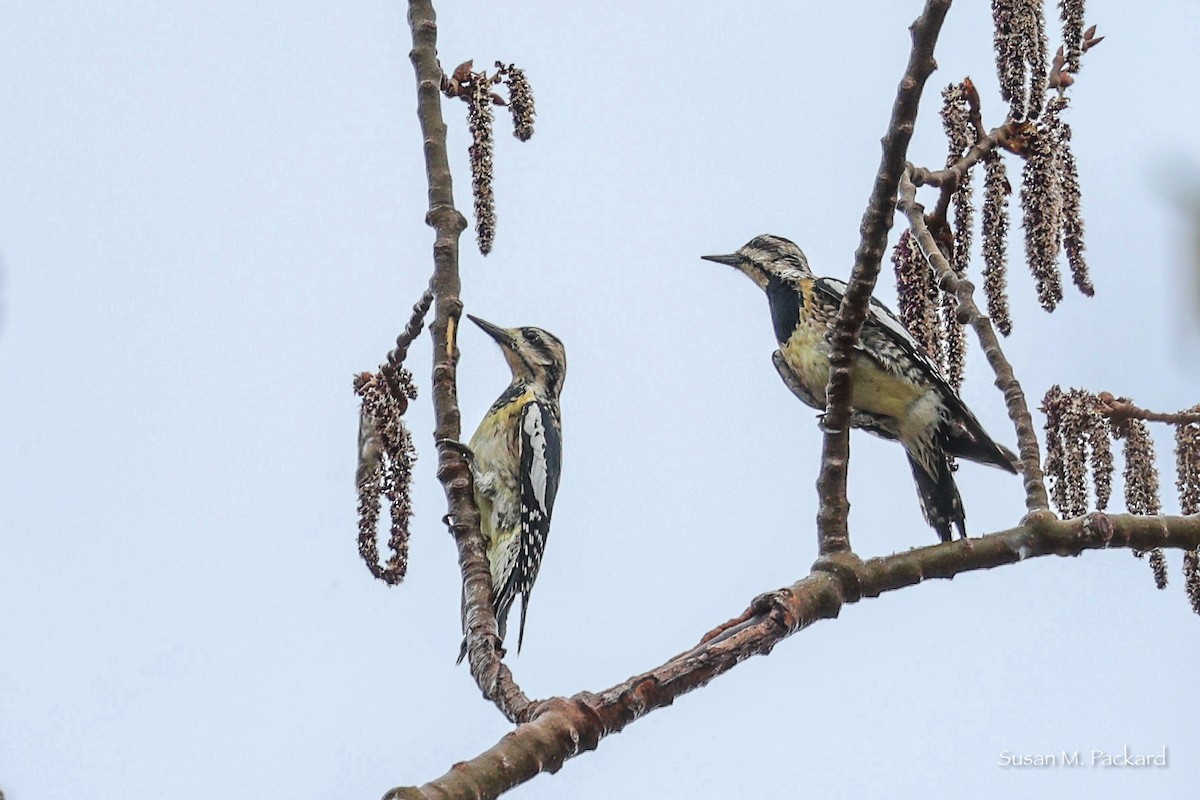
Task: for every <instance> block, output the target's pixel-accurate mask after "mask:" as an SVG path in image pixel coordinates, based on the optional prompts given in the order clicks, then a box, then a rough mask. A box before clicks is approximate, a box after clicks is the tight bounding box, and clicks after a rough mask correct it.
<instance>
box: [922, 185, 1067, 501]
mask: <svg viewBox="0 0 1200 800" xmlns="http://www.w3.org/2000/svg"><path fill="white" fill-rule="evenodd" d="M899 208H900V210H901V211H902V212H904V214H905V216H907V217H908V224H909V227H911V228H912V231H913V233H914V234H915V235H916V237H917V242H918V243H919V244H920V245H921V249H922V250H923V251H924V252H925V257H926V258H928V259H929V263H930V265H931V266H932V267H933V269H934V271H935V272H936V273H937V275H938V280H939V281H940V283H941V285H942V287H943V288H944V289H946V290H947V291H950V292H952V293H953V294H954V296H955V297H956V298H957V299H958V313H959V315H960V316H965V317H966V318H967V321H968V322H970V324H971V327H972V328H974V329H975V335H976V336H978V337H979V344H980V346H981V347H982V348H983V354H984V356H986V357H987V360H988V364H989V365H990V366H991V368H992V371H993V372H994V373H995V374H996V388H998V389H999V390H1000V391H1001V392H1003V393H1004V402H1005V405H1007V407H1008V417H1009V419H1011V420H1012V422H1013V426H1014V427H1015V428H1016V431H1017V445H1018V447H1019V448H1020V455H1021V473H1022V476H1023V477H1024V481H1025V508H1026V509H1027V510H1028V511H1030V512H1031V513H1032V512H1035V511H1046V510H1048V509H1049V508H1050V501H1049V498H1048V497H1047V495H1046V481H1045V478H1044V477H1043V475H1042V467H1041V455H1040V453H1039V450H1038V440H1037V431H1036V430H1035V428H1034V427H1033V418H1032V417H1031V416H1030V414H1029V404H1028V403H1027V402H1026V400H1025V392H1024V391H1023V390H1022V389H1021V384H1020V382H1018V381H1017V377H1016V375H1014V374H1013V369H1012V365H1011V364H1009V363H1008V359H1007V358H1005V356H1004V351H1003V350H1002V349H1001V348H1000V340H999V338H997V336H996V331H995V330H994V329H993V328H992V322H991V320H989V319H988V318H987V317H986V316H984V315H983V313H981V312H980V310H979V307H978V306H976V305H975V298H974V292H975V287H974V285H973V284H972V283H971V282H970V281H969V280H966V279H965V278H960V277H958V276H957V275H955V274H954V270H953V269H952V268H951V267H950V264H949V262H947V261H946V258H945V256H943V255H942V253H941V251H940V250H938V248H937V244H936V243H935V242H934V241H933V236H932V235H931V234H930V233H929V228H928V226H927V225H926V224H925V208H924V206H922V205H921V204H920V203H918V202H917V187H916V186H915V185H913V182H912V180H911V179H910V178H909V175H908V172H907V171H906V172H905V173H904V175H903V176H902V177H901V180H900V202H899Z"/></svg>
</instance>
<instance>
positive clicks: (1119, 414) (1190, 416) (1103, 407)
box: [1096, 392, 1200, 425]
mask: <svg viewBox="0 0 1200 800" xmlns="http://www.w3.org/2000/svg"><path fill="white" fill-rule="evenodd" d="M1096 399H1097V400H1099V401H1100V406H1099V408H1098V410H1099V411H1100V413H1101V414H1103V415H1104V416H1106V417H1108V418H1109V419H1111V420H1112V421H1113V422H1121V421H1123V420H1127V419H1141V420H1145V421H1146V422H1165V423H1167V424H1169V425H1184V424H1190V423H1193V422H1200V412H1196V411H1178V412H1176V413H1174V414H1164V413H1162V412H1161V411H1150V410H1148V409H1145V408H1139V407H1138V406H1135V405H1134V404H1133V403H1128V402H1126V401H1124V400H1119V399H1117V398H1116V397H1113V396H1112V394H1111V393H1109V392H1101V393H1100V394H1098V395H1096Z"/></svg>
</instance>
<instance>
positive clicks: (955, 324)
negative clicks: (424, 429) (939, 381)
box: [938, 78, 983, 389]
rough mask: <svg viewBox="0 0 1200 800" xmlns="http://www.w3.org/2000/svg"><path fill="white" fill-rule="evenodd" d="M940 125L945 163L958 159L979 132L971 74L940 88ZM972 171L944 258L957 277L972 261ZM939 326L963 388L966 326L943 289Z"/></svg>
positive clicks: (956, 200) (952, 378)
mask: <svg viewBox="0 0 1200 800" xmlns="http://www.w3.org/2000/svg"><path fill="white" fill-rule="evenodd" d="M942 127H943V128H944V129H945V131H946V139H947V142H948V149H949V152H948V153H947V154H946V166H947V167H951V166H953V165H954V164H955V163H956V162H957V161H958V160H959V159H961V158H962V157H963V156H964V155H965V154H966V152H967V150H969V149H970V148H971V146H972V145H973V144H974V143H975V141H976V139H977V138H978V137H979V135H980V134H982V131H981V130H980V128H982V127H983V123H982V122H981V121H980V111H979V93H978V92H977V91H976V89H975V85H974V84H973V83H972V82H971V79H970V78H967V79H965V80H964V81H962V82H961V83H952V84H950V85H949V86H947V87H946V88H945V89H943V90H942ZM971 176H972V173H971V172H970V171H967V172H965V173H963V176H962V179H961V181H960V182H959V184H958V186H957V188H956V189H955V190H954V194H953V198H952V205H953V206H954V239H953V241H954V246H953V249H952V251H951V253H950V254H949V258H948V259H947V260H948V261H949V263H950V267H951V269H953V270H954V273H955V274H956V275H958V276H959V277H960V278H963V277H966V274H967V267H968V266H969V265H970V262H971V246H972V244H973V230H974V225H975V204H974V183H973V181H972V177H971ZM938 314H939V318H940V323H939V326H940V328H941V331H942V333H943V336H944V338H942V349H943V355H944V367H945V375H946V380H947V381H949V383H950V385H951V386H953V387H954V388H955V389H960V388H962V382H963V373H964V371H965V368H966V355H967V336H966V327H965V326H964V325H963V324H962V323H961V322H959V320H958V300H957V299H956V298H955V297H954V296H953V295H952V294H950V293H949V292H943V293H942V296H941V302H940V303H939V307H938Z"/></svg>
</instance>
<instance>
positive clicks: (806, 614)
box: [384, 513, 1200, 800]
mask: <svg viewBox="0 0 1200 800" xmlns="http://www.w3.org/2000/svg"><path fill="white" fill-rule="evenodd" d="M1197 546H1200V515H1193V516H1188V517H1148V516H1133V515H1130V514H1123V515H1119V516H1108V515H1106V514H1101V513H1094V514H1089V515H1087V516H1086V517H1079V518H1076V519H1072V520H1067V521H1065V522H1064V521H1060V520H1058V519H1056V518H1054V516H1053V515H1052V514H1040V515H1031V516H1029V517H1027V518H1026V520H1025V521H1024V522H1023V523H1022V524H1021V525H1019V526H1017V527H1015V528H1011V529H1009V530H1006V531H1001V532H999V533H993V534H989V535H987V536H982V537H980V538H977V539H959V540H957V541H953V542H944V543H942V544H938V545H932V546H929V547H921V548H917V549H915V550H909V551H907V552H904V553H896V554H895V555H890V556H884V557H882V558H872V559H870V560H868V561H861V560H859V559H858V558H857V557H856V556H854V555H853V554H850V553H839V554H834V555H831V556H829V557H827V558H826V559H824V560H823V561H822V562H819V564H818V566H817V568H814V570H813V572H812V573H811V574H810V575H809V576H808V577H806V578H804V579H803V580H801V581H798V582H797V583H795V584H793V585H791V586H788V587H786V588H783V589H779V590H777V591H774V592H770V593H768V594H766V595H762V596H761V597H758V598H756V599H755V600H754V602H753V604H752V605H751V607H750V610H749V611H748V612H747V614H743V615H741V616H740V617H738V618H737V619H736V620H734V622H736V623H737V624H732V625H729V626H728V627H727V628H726V629H725V630H724V631H723V632H722V633H720V634H719V635H717V636H714V637H713V638H712V639H710V640H709V641H707V642H705V643H703V644H700V645H698V646H697V647H695V648H693V649H692V650H689V651H687V652H686V653H681V654H680V655H677V656H675V657H674V658H672V659H671V660H670V661H668V662H667V663H665V664H663V665H662V666H660V667H657V668H656V669H653V670H651V671H649V672H646V673H643V674H641V675H635V676H634V677H632V678H629V679H628V680H626V681H624V682H622V683H620V684H618V685H616V686H613V687H612V688H610V689H606V690H605V691H603V692H600V693H599V694H592V693H589V692H581V693H579V694H577V695H575V696H574V697H572V698H570V699H565V698H555V699H553V700H549V701H546V702H545V703H542V704H541V705H540V706H539V707H538V710H537V713H536V715H535V716H534V718H533V719H532V720H531V721H530V722H528V723H525V724H523V725H520V726H518V727H517V728H516V730H514V731H512V732H511V733H508V734H506V735H505V736H504V738H503V739H501V740H500V741H499V742H498V743H496V744H495V745H494V746H493V747H491V748H490V749H489V750H487V751H486V752H484V753H482V754H481V755H479V756H476V757H475V758H473V759H471V760H469V761H464V762H461V763H458V764H455V765H454V766H453V767H452V768H451V769H450V771H449V772H447V773H446V774H445V775H443V776H442V777H440V778H437V779H435V780H433V781H430V782H429V783H427V784H425V785H424V786H421V787H401V788H396V789H392V790H391V791H390V792H388V793H387V794H386V795H385V796H384V800H402V799H403V800H407V799H408V798H420V799H421V800H432V799H433V798H437V799H438V800H446V799H447V798H464V799H466V798H470V799H471V800H477V799H479V798H494V797H497V796H499V795H500V794H502V793H503V792H506V791H508V790H509V789H511V788H513V787H515V786H518V785H520V784H522V783H524V782H526V781H528V780H530V779H531V778H533V777H534V776H536V775H537V774H539V773H541V772H557V771H558V769H559V768H560V767H561V766H562V765H563V763H564V762H566V760H567V759H569V758H573V757H574V756H577V755H580V754H581V753H584V752H587V751H589V750H594V749H595V748H596V747H597V746H598V744H599V742H600V740H601V739H602V738H604V737H605V736H608V735H610V734H614V733H618V732H620V731H621V730H622V729H624V728H625V726H627V725H628V724H630V723H631V722H633V721H634V720H636V719H638V718H640V717H642V716H644V715H646V714H647V713H649V712H651V711H653V710H655V709H657V708H662V707H664V706H668V705H670V704H671V703H673V702H674V701H675V699H676V698H677V697H679V696H680V695H682V694H684V693H686V692H689V691H691V690H692V689H695V688H698V687H700V686H703V685H704V684H706V683H708V682H709V681H711V680H712V679H713V678H715V677H717V676H718V675H721V674H723V673H725V672H728V671H729V670H731V669H733V667H735V666H736V665H737V664H739V663H740V662H742V661H744V660H746V659H747V658H749V657H750V656H755V655H765V654H766V653H769V652H770V651H771V650H772V648H774V647H775V645H776V644H778V643H779V642H780V641H782V640H783V639H785V638H786V637H788V636H790V635H791V634H793V633H795V632H796V631H799V630H802V629H804V628H806V627H808V626H809V625H811V624H812V623H814V622H816V621H817V620H821V619H832V618H834V617H836V616H837V615H838V613H839V612H840V611H841V608H842V606H843V604H845V603H853V602H857V601H858V600H860V599H862V598H864V597H878V596H879V595H881V594H883V593H885V592H891V591H895V590H897V589H903V588H904V587H906V586H915V585H917V584H919V583H921V582H922V581H924V580H927V579H931V578H953V577H954V576H956V575H959V574H961V573H964V572H972V571H974V570H982V569H992V568H995V567H1000V566H1004V565H1006V564H1015V563H1017V562H1020V561H1024V560H1027V559H1031V558H1037V557H1039V556H1048V555H1058V556H1078V555H1080V554H1082V553H1084V552H1085V551H1088V550H1100V549H1109V548H1125V549H1133V550H1151V549H1153V548H1155V547H1171V548H1176V549H1180V550H1194V549H1195V548H1196V547H1197Z"/></svg>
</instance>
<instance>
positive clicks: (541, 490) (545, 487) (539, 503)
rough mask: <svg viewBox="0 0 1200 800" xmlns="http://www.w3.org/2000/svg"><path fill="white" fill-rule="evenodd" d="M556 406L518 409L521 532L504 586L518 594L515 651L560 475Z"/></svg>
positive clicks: (522, 633) (521, 635)
mask: <svg viewBox="0 0 1200 800" xmlns="http://www.w3.org/2000/svg"><path fill="white" fill-rule="evenodd" d="M557 415H558V409H556V408H554V407H552V406H550V405H548V404H545V403H543V402H540V401H537V400H534V401H533V402H530V403H527V404H526V405H525V407H524V408H523V409H521V419H520V428H519V429H518V431H517V435H518V436H519V437H520V443H521V533H520V550H519V551H518V553H517V558H516V565H515V566H514V568H513V571H512V573H511V575H510V576H509V586H508V587H505V588H506V589H507V591H508V593H509V596H510V597H512V598H513V599H516V595H517V593H518V592H519V593H520V594H521V627H520V630H519V633H518V634H517V652H520V651H521V643H522V641H523V640H524V638H525V612H526V610H527V609H528V607H529V593H530V591H532V589H533V582H534V580H536V579H537V574H538V568H539V567H540V566H541V564H542V554H543V553H545V551H546V538H547V536H549V534H550V517H551V515H552V514H553V513H554V498H555V496H556V495H557V494H558V480H559V477H560V476H561V474H562V434H561V433H560V429H559V423H558V418H557Z"/></svg>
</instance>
